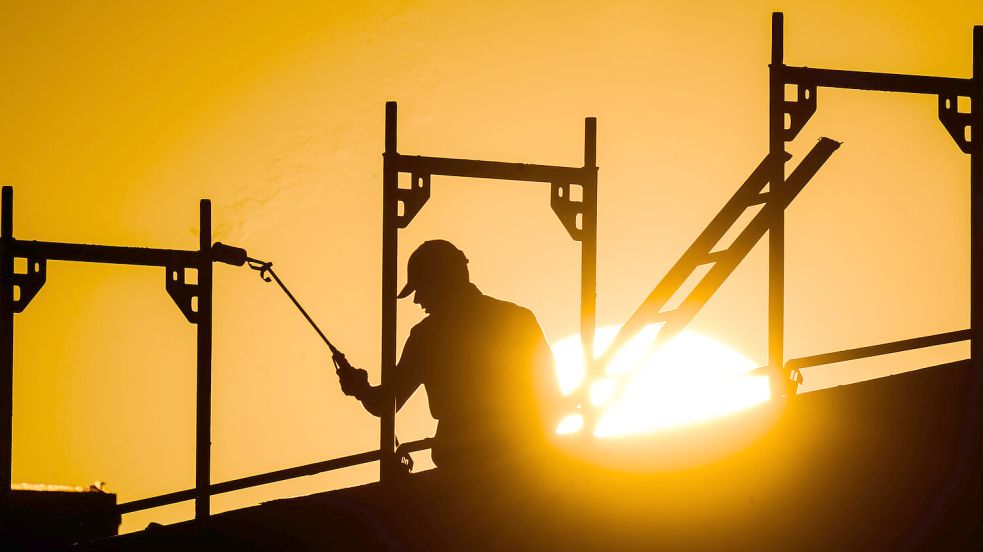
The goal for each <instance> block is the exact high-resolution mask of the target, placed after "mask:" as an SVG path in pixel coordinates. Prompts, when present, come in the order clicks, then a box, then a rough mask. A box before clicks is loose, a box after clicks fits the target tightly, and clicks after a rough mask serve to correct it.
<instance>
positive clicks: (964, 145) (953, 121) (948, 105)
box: [939, 94, 973, 153]
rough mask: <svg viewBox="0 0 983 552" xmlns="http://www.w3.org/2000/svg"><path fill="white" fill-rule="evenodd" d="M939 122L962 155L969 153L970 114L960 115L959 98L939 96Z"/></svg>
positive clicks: (950, 95)
mask: <svg viewBox="0 0 983 552" xmlns="http://www.w3.org/2000/svg"><path fill="white" fill-rule="evenodd" d="M939 121H941V122H942V126H944V127H945V129H946V130H948V131H949V136H952V139H953V140H955V142H956V145H957V146H959V149H960V150H962V152H963V153H970V148H971V147H972V146H971V145H970V142H971V140H972V134H971V133H972V128H973V124H972V121H971V114H970V113H960V111H959V97H958V96H956V95H952V94H939Z"/></svg>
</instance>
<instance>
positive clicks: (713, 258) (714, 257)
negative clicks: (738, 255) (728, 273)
mask: <svg viewBox="0 0 983 552" xmlns="http://www.w3.org/2000/svg"><path fill="white" fill-rule="evenodd" d="M729 251H730V250H729V249H721V250H719V251H711V252H710V253H707V255H706V257H704V258H703V262H702V263H700V264H710V263H717V262H720V260H721V259H722V258H723V257H726V256H727V253H728V252H729Z"/></svg>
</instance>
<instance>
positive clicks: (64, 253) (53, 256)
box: [10, 240, 201, 267]
mask: <svg viewBox="0 0 983 552" xmlns="http://www.w3.org/2000/svg"><path fill="white" fill-rule="evenodd" d="M10 249H11V251H13V254H14V256H15V257H28V256H32V255H37V256H40V257H43V258H44V259H47V260H49V261H75V262H83V263H109V264H122V265H140V266H170V267H182V266H184V267H192V266H198V263H199V261H200V258H201V257H200V253H199V252H198V251H185V250H181V249H154V248H150V247H120V246H116V245H92V244H84V243H58V242H43V241H25V240H13V241H12V242H11V243H10Z"/></svg>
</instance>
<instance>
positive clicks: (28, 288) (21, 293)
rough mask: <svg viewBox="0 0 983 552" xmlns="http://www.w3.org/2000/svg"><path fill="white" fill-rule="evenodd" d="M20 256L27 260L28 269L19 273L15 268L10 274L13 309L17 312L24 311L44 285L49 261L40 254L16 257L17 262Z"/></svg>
mask: <svg viewBox="0 0 983 552" xmlns="http://www.w3.org/2000/svg"><path fill="white" fill-rule="evenodd" d="M18 258H20V259H25V260H26V261H27V270H26V272H24V273H22V274H21V273H17V271H16V269H15V270H14V271H13V272H12V273H11V274H10V282H11V284H12V286H13V289H12V293H13V296H12V297H11V298H10V300H11V306H12V308H13V311H14V312H16V313H19V312H24V309H26V308H27V305H29V304H30V303H31V300H32V299H34V296H35V295H37V294H38V292H39V291H41V288H42V287H44V282H45V280H46V278H47V262H46V259H45V258H44V257H41V256H39V255H27V256H25V257H14V260H15V262H16V259H18Z"/></svg>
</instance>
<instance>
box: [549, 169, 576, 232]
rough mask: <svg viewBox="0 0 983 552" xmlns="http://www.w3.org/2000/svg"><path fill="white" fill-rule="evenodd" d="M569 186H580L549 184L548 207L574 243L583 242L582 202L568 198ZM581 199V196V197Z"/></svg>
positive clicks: (566, 183) (567, 183)
mask: <svg viewBox="0 0 983 552" xmlns="http://www.w3.org/2000/svg"><path fill="white" fill-rule="evenodd" d="M571 186H580V184H577V183H573V184H571V183H569V182H564V183H558V182H551V183H550V207H552V208H553V212H554V213H556V217H557V218H558V219H560V223H562V224H563V227H564V228H566V229H567V233H568V234H570V237H571V238H573V239H574V241H583V240H584V227H583V217H584V202H583V200H580V201H575V200H573V199H572V198H571V196H570V188H571ZM581 197H583V196H581Z"/></svg>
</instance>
